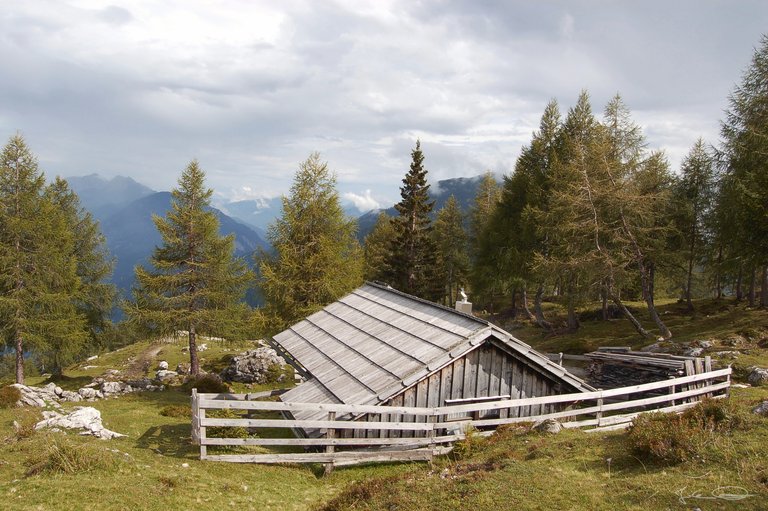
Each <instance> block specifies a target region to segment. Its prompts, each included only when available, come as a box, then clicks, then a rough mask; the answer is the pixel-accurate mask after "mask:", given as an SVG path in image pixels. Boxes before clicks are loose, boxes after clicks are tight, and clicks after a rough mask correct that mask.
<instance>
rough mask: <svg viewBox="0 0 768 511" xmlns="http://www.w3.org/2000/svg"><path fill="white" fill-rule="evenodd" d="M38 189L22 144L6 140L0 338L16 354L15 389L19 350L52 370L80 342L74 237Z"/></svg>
mask: <svg viewBox="0 0 768 511" xmlns="http://www.w3.org/2000/svg"><path fill="white" fill-rule="evenodd" d="M44 186H45V176H44V175H43V173H42V172H41V171H40V170H39V168H38V164H37V160H36V158H35V157H34V156H33V154H32V153H31V151H30V150H29V148H28V147H27V144H26V142H25V141H24V139H23V138H22V137H21V136H19V135H16V136H13V137H11V139H10V140H9V142H8V144H6V146H5V147H4V148H3V150H2V154H1V155H0V226H2V228H0V332H2V336H3V340H4V341H5V343H6V345H8V346H10V347H12V348H13V349H14V350H15V353H16V382H17V383H24V353H25V352H27V351H29V352H32V353H34V354H35V356H36V357H38V358H40V360H41V361H42V362H43V363H45V364H47V365H48V367H51V368H52V369H53V370H54V371H59V370H60V368H61V367H62V366H63V365H64V364H65V363H67V362H69V361H70V360H71V359H72V357H73V356H74V355H75V354H78V353H79V352H80V350H81V348H82V346H83V344H84V343H85V341H86V334H85V328H84V321H83V318H82V316H81V315H80V314H78V311H77V310H76V308H75V305H74V299H75V297H76V296H77V295H78V292H79V290H80V280H79V278H78V276H77V262H76V260H75V258H74V257H72V254H73V251H74V238H73V235H72V232H71V231H70V230H69V226H68V225H67V222H66V220H65V218H64V215H63V214H62V212H61V210H60V209H59V208H58V207H57V206H56V205H55V204H53V203H52V202H51V201H50V200H48V198H47V197H45V194H44Z"/></svg>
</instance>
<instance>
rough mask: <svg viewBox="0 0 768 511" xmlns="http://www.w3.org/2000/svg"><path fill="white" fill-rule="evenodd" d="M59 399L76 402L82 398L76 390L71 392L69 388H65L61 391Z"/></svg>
mask: <svg viewBox="0 0 768 511" xmlns="http://www.w3.org/2000/svg"><path fill="white" fill-rule="evenodd" d="M61 400H62V401H70V402H73V403H77V402H78V401H82V400H83V398H82V396H80V394H78V393H77V392H72V391H71V390H65V391H63V392H62V393H61Z"/></svg>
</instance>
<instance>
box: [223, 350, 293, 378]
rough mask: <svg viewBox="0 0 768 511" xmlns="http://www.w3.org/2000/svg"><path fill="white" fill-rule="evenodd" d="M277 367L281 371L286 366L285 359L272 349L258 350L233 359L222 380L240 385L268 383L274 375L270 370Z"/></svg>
mask: <svg viewBox="0 0 768 511" xmlns="http://www.w3.org/2000/svg"><path fill="white" fill-rule="evenodd" d="M275 366H278V367H279V368H280V369H282V368H283V367H284V366H285V360H284V359H283V357H280V356H278V355H277V352H276V351H275V350H273V349H272V348H256V349H255V350H250V351H246V352H245V353H243V354H242V355H238V356H236V357H235V358H233V359H232V362H231V363H230V364H229V366H228V367H227V368H225V369H224V370H223V371H222V372H221V378H222V379H223V380H225V381H236V382H240V383H267V381H268V380H269V378H270V377H271V376H272V375H274V372H272V373H270V368H274V367H275Z"/></svg>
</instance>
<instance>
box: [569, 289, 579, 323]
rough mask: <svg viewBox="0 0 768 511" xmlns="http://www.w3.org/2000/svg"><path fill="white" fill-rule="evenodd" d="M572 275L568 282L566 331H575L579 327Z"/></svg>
mask: <svg viewBox="0 0 768 511" xmlns="http://www.w3.org/2000/svg"><path fill="white" fill-rule="evenodd" d="M575 287H576V286H574V283H573V277H571V279H570V280H569V282H568V331H569V332H575V331H576V330H578V329H579V317H578V315H577V314H576V291H575Z"/></svg>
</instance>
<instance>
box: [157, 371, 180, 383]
mask: <svg viewBox="0 0 768 511" xmlns="http://www.w3.org/2000/svg"><path fill="white" fill-rule="evenodd" d="M178 375H179V373H177V372H176V371H168V370H165V369H161V370H159V371H158V372H157V374H156V375H155V380H158V381H165V380H170V379H173V378H175V377H177V376H178Z"/></svg>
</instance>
